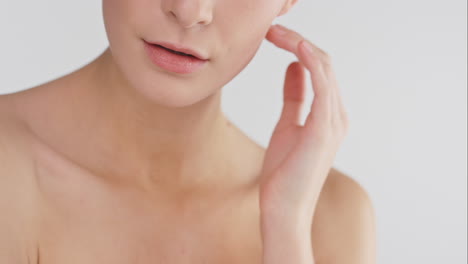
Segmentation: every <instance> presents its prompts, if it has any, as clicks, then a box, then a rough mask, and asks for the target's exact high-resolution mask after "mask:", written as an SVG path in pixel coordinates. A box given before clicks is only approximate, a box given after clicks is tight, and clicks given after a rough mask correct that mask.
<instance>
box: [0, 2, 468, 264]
mask: <svg viewBox="0 0 468 264" xmlns="http://www.w3.org/2000/svg"><path fill="white" fill-rule="evenodd" d="M466 10H467V2H466V0H445V1H435V0H424V1H423V0H392V1H379V0H377V1H375V0H356V1H345V0H335V1H312V0H299V3H298V4H297V5H296V6H295V7H294V8H293V10H292V11H291V12H290V13H289V14H287V15H285V16H283V17H280V18H278V19H277V20H276V21H275V22H274V23H281V24H283V25H285V26H287V27H290V28H292V29H294V30H296V31H298V32H300V33H302V34H303V35H304V36H306V37H307V38H309V40H311V41H312V42H314V43H315V44H316V45H318V46H319V47H321V48H322V49H324V50H325V51H327V52H328V53H329V54H330V55H331V57H332V60H333V63H334V68H335V72H336V75H337V78H338V82H339V84H340V89H341V91H342V96H343V100H344V104H345V106H346V108H347V111H348V113H349V119H350V125H351V127H350V130H349V133H348V136H347V137H346V139H345V141H344V142H343V144H342V147H341V149H340V150H339V152H338V154H337V158H336V162H335V165H334V167H336V168H337V169H339V170H342V171H343V172H345V173H347V174H348V175H350V176H351V177H353V178H354V179H355V180H357V181H358V182H359V183H360V184H361V185H362V186H363V187H364V188H365V189H366V190H367V192H368V193H369V195H370V197H371V199H372V201H373V204H374V207H375V209H376V215H377V239H378V245H377V250H378V262H379V263H382V264H390V263H398V264H403V263H407V264H414V263H425V264H440V263H444V264H445V263H447V264H449V263H450V264H452V263H453V264H463V263H467V253H466V252H467V249H466V248H467V237H466V234H467V203H466V198H467V197H466V196H467V192H466V190H467V161H466V159H467V50H466V48H467V28H466V27H467V26H466V22H467V14H466ZM101 11H102V10H101V1H96V0H94V1H93V0H81V1H70V0H42V1H33V0H15V1H13V0H0V47H1V48H0V93H2V94H6V93H10V92H15V91H20V90H23V89H27V88H30V87H33V86H36V85H38V84H41V83H43V82H46V81H48V80H51V79H55V78H58V77H60V76H62V75H64V74H66V73H69V72H71V71H73V70H75V69H77V68H79V67H81V66H83V65H84V64H86V63H88V62H89V61H91V60H92V59H94V58H95V57H96V56H97V55H98V54H100V52H102V51H103V50H104V48H105V47H106V46H107V45H108V42H107V38H106V35H105V31H104V26H103V21H102V15H101ZM233 23H235V21H233ZM293 60H295V57H294V55H292V54H290V53H288V52H285V51H283V50H280V49H278V48H276V47H275V46H274V45H272V44H271V43H269V42H268V41H265V42H264V43H263V44H262V46H261V48H260V49H259V51H258V53H257V55H256V56H255V57H254V59H253V60H252V61H251V63H250V64H249V65H248V66H247V67H246V68H245V70H244V71H243V72H242V73H241V74H239V75H238V76H237V77H236V78H235V79H234V80H233V81H232V82H230V83H229V84H228V85H226V86H225V87H224V88H223V99H222V100H223V102H222V103H223V109H224V112H225V113H226V114H227V115H228V116H229V117H230V118H231V120H232V121H233V122H234V123H235V124H237V125H238V126H239V127H240V128H241V129H242V130H243V131H245V132H246V133H247V134H248V135H249V136H251V138H253V139H254V140H255V141H257V142H258V143H260V144H261V145H263V146H265V147H266V146H267V144H268V142H269V139H270V136H271V133H272V130H273V128H274V126H275V124H276V122H277V120H278V118H279V114H280V111H281V107H282V89H283V80H284V73H285V70H286V67H287V65H288V64H289V63H290V62H292V61H293ZM309 85H310V84H309ZM309 92H310V94H309V95H308V98H309V102H311V101H312V98H313V95H312V91H311V88H310V89H309Z"/></svg>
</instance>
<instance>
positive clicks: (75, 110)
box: [62, 50, 232, 191]
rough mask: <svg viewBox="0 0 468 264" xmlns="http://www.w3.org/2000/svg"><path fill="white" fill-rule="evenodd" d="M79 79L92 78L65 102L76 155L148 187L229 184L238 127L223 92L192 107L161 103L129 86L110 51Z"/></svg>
mask: <svg viewBox="0 0 468 264" xmlns="http://www.w3.org/2000/svg"><path fill="white" fill-rule="evenodd" d="M77 76H80V78H76V79H78V80H83V81H84V82H85V83H82V81H79V85H72V87H73V88H70V89H68V90H67V91H66V92H65V93H66V94H65V98H67V99H69V101H68V102H67V103H65V102H64V104H65V105H64V106H62V107H65V108H68V109H70V111H72V114H73V117H74V119H73V120H70V122H68V123H67V126H69V128H68V129H69V130H67V131H70V133H73V134H74V136H75V138H76V139H75V142H76V143H74V144H75V145H74V146H71V145H69V146H68V150H69V151H72V152H73V153H75V155H74V160H80V161H81V163H82V164H85V166H86V167H87V168H88V169H89V170H91V171H92V172H93V173H96V174H98V175H100V176H104V177H106V178H110V179H112V180H116V181H117V182H119V183H125V184H128V183H129V182H131V183H136V184H138V185H139V186H143V187H145V188H154V187H155V186H157V187H162V188H164V190H177V191H178V190H180V189H200V188H210V189H211V188H213V187H214V186H213V185H221V184H223V183H224V184H225V185H226V182H227V181H228V179H226V178H227V177H229V176H228V174H230V173H232V172H230V171H229V169H230V168H232V166H231V164H230V162H231V161H230V159H229V158H228V157H229V154H231V155H232V153H230V152H232V150H231V149H229V148H230V147H231V146H232V144H231V141H230V139H231V138H232V137H230V136H231V135H232V132H231V128H230V126H229V122H228V120H227V119H226V118H225V117H224V115H223V113H222V111H221V108H220V101H221V100H220V96H221V95H220V94H221V92H220V90H219V91H218V92H216V93H215V94H213V95H211V96H209V97H207V98H205V99H203V100H201V101H199V102H197V103H195V104H192V105H190V106H184V107H177V108H171V107H166V106H162V105H158V104H156V103H154V102H152V101H150V100H149V99H148V98H147V97H144V96H143V95H141V94H139V93H138V91H137V90H136V89H134V88H133V87H130V86H128V84H127V83H126V82H125V81H124V78H123V77H122V76H121V74H120V73H119V71H118V70H117V67H116V66H115V64H114V63H113V60H112V58H111V56H110V54H109V52H108V50H107V51H106V52H104V53H103V54H102V55H101V56H100V57H99V58H98V59H96V60H95V61H94V62H92V63H91V64H89V65H87V66H86V67H85V68H83V70H82V71H81V73H79V74H78V75H77ZM83 76H85V77H83ZM76 83H78V81H77V82H76ZM67 99H65V101H66V100H67ZM70 100H73V101H70ZM74 102H79V106H78V105H76V107H73V103H74ZM68 115H69V116H70V113H68ZM62 119H65V118H62ZM68 119H70V118H69V117H68ZM76 120H84V122H85V123H80V122H79V121H78V122H77V121H76ZM90 128H92V129H90ZM70 133H68V134H70ZM70 136H71V135H68V137H70ZM68 144H71V143H68Z"/></svg>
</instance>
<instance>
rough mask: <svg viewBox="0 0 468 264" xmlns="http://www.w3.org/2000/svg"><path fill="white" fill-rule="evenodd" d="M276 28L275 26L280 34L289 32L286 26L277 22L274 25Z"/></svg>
mask: <svg viewBox="0 0 468 264" xmlns="http://www.w3.org/2000/svg"><path fill="white" fill-rule="evenodd" d="M274 28H275V30H276V32H278V34H280V35H284V34H286V32H287V31H286V28H285V27H283V26H281V25H278V24H276V25H275V26H274Z"/></svg>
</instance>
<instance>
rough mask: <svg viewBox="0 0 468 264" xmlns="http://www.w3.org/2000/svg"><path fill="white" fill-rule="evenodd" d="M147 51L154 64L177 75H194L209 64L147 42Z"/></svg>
mask: <svg viewBox="0 0 468 264" xmlns="http://www.w3.org/2000/svg"><path fill="white" fill-rule="evenodd" d="M145 50H146V52H147V53H148V56H149V58H150V60H151V61H152V62H153V63H154V64H156V65H157V66H159V67H161V68H164V69H166V70H168V71H171V72H175V73H181V74H188V73H193V72H195V71H197V70H199V69H200V68H201V67H203V65H205V63H206V62H207V60H200V59H198V58H195V57H189V56H184V55H178V54H175V53H172V52H170V51H168V50H165V49H163V48H161V47H158V46H156V45H152V44H149V43H147V42H146V41H145Z"/></svg>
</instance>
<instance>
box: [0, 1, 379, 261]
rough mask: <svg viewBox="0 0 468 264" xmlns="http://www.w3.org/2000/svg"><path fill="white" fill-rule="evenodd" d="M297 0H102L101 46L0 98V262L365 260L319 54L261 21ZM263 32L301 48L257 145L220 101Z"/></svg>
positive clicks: (342, 127) (368, 238) (358, 200)
mask: <svg viewBox="0 0 468 264" xmlns="http://www.w3.org/2000/svg"><path fill="white" fill-rule="evenodd" d="M295 3H296V1H295V0H268V1H267V0H257V1H252V0H224V1H214V0H192V1H188V0H185V1H184V0H155V1H149V0H103V14H104V21H105V28H106V32H107V36H108V39H109V43H110V46H109V48H108V49H106V50H105V51H104V52H103V53H102V54H101V55H100V56H99V57H97V58H96V59H95V60H94V61H92V62H90V63H89V64H87V65H86V66H84V67H82V68H80V69H78V70H77V71H75V72H72V73H70V74H68V75H66V76H63V77H61V78H58V79H56V80H53V81H50V82H48V83H45V84H42V85H39V86H37V87H34V89H28V90H24V91H21V92H16V93H12V94H8V95H3V96H1V97H0V98H1V99H0V102H1V103H0V107H1V110H0V113H1V114H0V116H1V127H2V129H1V130H0V162H1V163H0V165H1V166H0V181H1V182H0V195H1V196H0V210H1V212H2V217H1V218H0V253H1V254H0V263H12V264H13V263H14V264H20V263H41V264H58V263H60V264H63V263H88V264H93V263H113V264H117V263H252V264H253V263H263V264H279V263H281V264H283V263H296V264H306V263H307V264H311V263H321V264H332V263H336V264H344V263H346V264H351V263H356V264H357V263H359V264H365V263H374V258H375V256H374V255H375V248H374V247H375V241H374V216H373V209H372V205H371V202H370V200H369V198H368V196H367V194H366V192H365V191H364V190H363V189H362V188H361V187H360V185H359V184H358V183H357V182H355V181H354V180H352V179H351V178H350V177H348V176H346V175H344V174H343V173H341V172H339V171H338V170H336V169H333V168H331V165H332V162H333V159H334V156H335V153H336V151H337V150H338V147H339V145H340V142H341V141H342V139H343V138H344V136H345V134H346V129H347V119H346V113H345V110H344V108H343V105H342V103H341V100H340V97H339V94H338V87H337V85H336V79H335V77H334V75H333V72H332V68H331V65H330V60H329V57H328V56H327V55H326V54H325V53H324V52H323V51H322V50H321V49H319V48H318V47H316V46H314V45H313V44H312V43H310V42H309V41H307V40H304V38H303V37H302V36H301V35H299V34H298V33H296V32H294V31H292V30H289V29H286V28H284V27H279V26H273V27H271V23H272V21H273V20H274V18H275V17H277V16H280V15H282V14H285V13H287V12H288V11H289V10H290V9H291V8H292V7H293V5H294V4H295ZM264 38H266V39H267V40H269V41H271V42H272V43H274V44H275V45H276V46H278V47H279V48H282V49H285V50H287V51H289V52H292V53H294V54H295V55H296V56H297V57H298V60H299V61H298V62H294V63H292V64H291V65H290V66H289V67H288V69H287V72H286V77H285V83H284V107H283V111H282V115H281V118H280V120H279V122H278V125H277V126H276V128H275V131H274V134H273V136H272V138H271V141H270V143H269V146H268V148H267V149H264V148H262V147H261V146H259V145H257V144H256V143H255V142H253V141H252V140H250V138H249V137H247V136H246V135H245V134H244V133H242V132H241V130H240V129H238V128H237V127H235V126H234V125H232V124H231V123H230V122H229V120H228V119H227V118H226V117H225V116H224V115H223V113H222V111H221V108H220V94H221V88H222V87H223V86H224V85H225V84H226V83H227V82H229V81H230V80H232V79H233V78H234V77H235V76H236V75H237V74H238V73H239V72H240V71H241V70H242V69H243V68H244V67H245V66H246V65H247V64H248V63H249V61H250V60H251V59H252V58H253V56H254V54H255V53H256V51H257V49H258V48H259V46H260V44H261V42H262V41H263V39H264ZM307 44H309V45H307ZM307 47H310V50H309V49H307ZM306 70H308V71H309V72H310V73H311V76H312V78H311V82H312V84H313V90H314V94H315V96H314V102H313V105H312V108H311V112H310V114H309V115H308V117H307V120H306V123H305V125H304V126H303V127H302V126H301V125H300V124H299V114H300V107H301V105H303V102H304V93H305V90H304V89H305V87H306V82H307V79H306V72H305V71H306ZM254 88H255V87H252V89H254ZM319 198H320V199H319Z"/></svg>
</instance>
